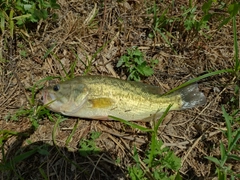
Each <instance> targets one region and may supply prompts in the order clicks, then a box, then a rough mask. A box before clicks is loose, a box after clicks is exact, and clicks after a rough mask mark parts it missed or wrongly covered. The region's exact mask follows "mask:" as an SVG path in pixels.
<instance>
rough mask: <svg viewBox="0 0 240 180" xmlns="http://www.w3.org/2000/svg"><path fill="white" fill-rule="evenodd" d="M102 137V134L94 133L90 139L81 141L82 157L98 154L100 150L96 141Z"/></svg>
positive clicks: (80, 151)
mask: <svg viewBox="0 0 240 180" xmlns="http://www.w3.org/2000/svg"><path fill="white" fill-rule="evenodd" d="M100 135H101V133H100V132H92V133H91V134H90V138H89V139H81V140H80V142H79V146H80V148H79V150H78V151H79V153H80V155H81V156H88V155H90V154H96V153H98V152H99V151H100V150H99V148H98V147H97V146H96V144H95V142H94V141H95V140H96V139H97V138H99V136H100Z"/></svg>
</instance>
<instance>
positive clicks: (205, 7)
mask: <svg viewBox="0 0 240 180" xmlns="http://www.w3.org/2000/svg"><path fill="white" fill-rule="evenodd" d="M212 3H213V1H212V0H208V1H207V2H205V3H204V4H203V6H202V10H203V12H204V14H207V13H208V11H209V9H210V8H211V6H212Z"/></svg>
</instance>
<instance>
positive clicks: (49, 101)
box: [41, 81, 89, 115]
mask: <svg viewBox="0 0 240 180" xmlns="http://www.w3.org/2000/svg"><path fill="white" fill-rule="evenodd" d="M88 94H89V92H88V89H87V87H86V86H85V85H84V84H79V83H76V82H73V81H66V82H62V83H59V84H55V85H53V86H49V87H47V88H45V89H43V90H42V92H41V101H42V103H43V104H44V105H45V106H46V107H47V108H48V109H50V110H52V111H54V112H60V113H62V114H64V115H72V114H74V113H76V112H77V111H78V110H79V109H80V108H81V107H82V106H83V104H84V103H85V102H86V101H87V97H88Z"/></svg>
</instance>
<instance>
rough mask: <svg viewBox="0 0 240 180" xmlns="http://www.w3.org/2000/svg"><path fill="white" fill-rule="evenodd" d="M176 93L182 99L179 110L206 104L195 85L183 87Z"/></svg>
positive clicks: (204, 98)
mask: <svg viewBox="0 0 240 180" xmlns="http://www.w3.org/2000/svg"><path fill="white" fill-rule="evenodd" d="M176 93H179V94H180V95H181V97H182V108H181V109H188V108H193V107H196V106H201V105H204V104H205V103H206V97H205V95H204V94H203V93H202V92H200V91H199V88H198V84H197V83H195V84H191V85H189V86H186V87H183V88H181V89H179V90H178V91H177V92H176Z"/></svg>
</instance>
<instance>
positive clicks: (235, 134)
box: [206, 107, 240, 180]
mask: <svg viewBox="0 0 240 180" xmlns="http://www.w3.org/2000/svg"><path fill="white" fill-rule="evenodd" d="M222 111H223V117H224V119H225V123H226V127H227V131H223V134H224V135H225V136H226V138H227V141H228V142H227V143H228V144H227V145H224V144H223V142H220V152H221V157H220V159H218V158H216V157H211V156H208V157H206V158H207V159H208V160H210V161H212V162H213V163H215V165H216V171H217V174H218V179H219V180H226V179H227V176H228V175H229V176H230V177H231V179H235V178H240V174H236V173H235V172H234V171H233V170H232V169H231V167H230V166H228V165H227V164H226V163H227V161H228V160H233V161H238V162H240V157H239V155H238V154H234V150H235V151H239V149H240V146H239V144H238V141H239V139H240V128H238V129H237V130H233V129H232V126H233V124H234V122H235V121H236V120H239V117H235V115H236V114H235V113H234V114H233V115H229V114H228V113H227V112H226V110H225V109H224V107H222ZM235 118H236V119H235Z"/></svg>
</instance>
